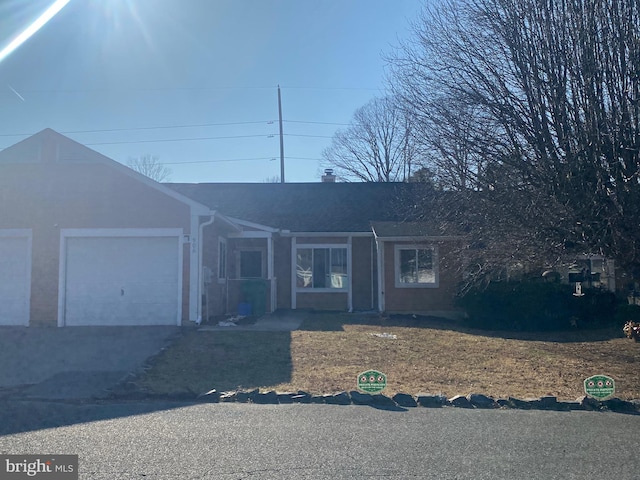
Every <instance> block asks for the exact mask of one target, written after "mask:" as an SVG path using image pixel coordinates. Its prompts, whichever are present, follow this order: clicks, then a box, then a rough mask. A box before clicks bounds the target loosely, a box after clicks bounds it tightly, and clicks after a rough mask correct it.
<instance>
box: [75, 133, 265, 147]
mask: <svg viewBox="0 0 640 480" xmlns="http://www.w3.org/2000/svg"><path fill="white" fill-rule="evenodd" d="M274 136H275V135H274V134H266V135H265V134H261V135H230V136H226V137H192V138H164V139H161V140H131V141H126V142H94V143H85V145H87V146H89V145H91V146H93V145H124V144H129V143H161V142H191V141H198V140H223V139H230V138H258V137H264V138H273V137H274Z"/></svg>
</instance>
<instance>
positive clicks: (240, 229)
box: [208, 211, 242, 232]
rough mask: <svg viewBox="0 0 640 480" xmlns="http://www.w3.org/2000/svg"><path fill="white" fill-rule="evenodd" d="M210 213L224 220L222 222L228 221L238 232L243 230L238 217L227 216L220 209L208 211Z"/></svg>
mask: <svg viewBox="0 0 640 480" xmlns="http://www.w3.org/2000/svg"><path fill="white" fill-rule="evenodd" d="M208 215H215V217H216V218H217V219H219V220H222V222H224V223H226V224H227V225H229V226H230V227H231V228H233V229H234V230H236V231H237V232H242V226H241V225H240V224H238V221H237V220H236V219H233V218H231V217H227V216H226V215H223V214H221V213H220V212H218V211H211V212H209V213H208Z"/></svg>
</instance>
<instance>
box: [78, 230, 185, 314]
mask: <svg viewBox="0 0 640 480" xmlns="http://www.w3.org/2000/svg"><path fill="white" fill-rule="evenodd" d="M178 245H179V240H178V238H177V237H72V238H68V239H67V251H66V257H67V258H66V282H65V283H66V286H65V289H66V292H65V324H66V325H175V324H176V322H177V319H178V315H179V305H178V304H179V301H180V282H179V276H180V274H181V272H179V265H180V258H179V249H178Z"/></svg>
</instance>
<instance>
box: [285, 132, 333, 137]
mask: <svg viewBox="0 0 640 480" xmlns="http://www.w3.org/2000/svg"><path fill="white" fill-rule="evenodd" d="M284 136H285V137H308V138H333V137H332V136H331V135H302V134H297V133H285V134H284Z"/></svg>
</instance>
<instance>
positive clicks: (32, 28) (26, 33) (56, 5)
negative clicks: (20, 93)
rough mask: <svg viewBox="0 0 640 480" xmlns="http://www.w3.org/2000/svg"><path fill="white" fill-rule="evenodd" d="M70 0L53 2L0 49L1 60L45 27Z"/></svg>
mask: <svg viewBox="0 0 640 480" xmlns="http://www.w3.org/2000/svg"><path fill="white" fill-rule="evenodd" d="M70 1H71V0H56V1H55V2H53V4H52V5H51V6H50V7H49V8H47V9H46V10H45V12H44V13H43V14H42V15H40V16H39V17H38V18H37V19H36V20H35V21H34V22H33V23H32V24H31V25H29V26H28V27H27V28H25V29H24V30H23V31H22V32H20V34H19V35H18V36H17V37H16V38H14V39H13V40H12V41H11V42H10V43H9V45H7V46H6V47H4V48H3V49H2V50H0V62H2V61H3V60H4V59H5V58H7V57H8V56H9V55H10V54H11V53H13V51H14V50H16V49H17V48H18V47H20V45H22V44H23V43H24V42H26V41H27V40H29V38H31V37H32V36H33V35H34V34H35V33H36V32H37V31H38V30H40V29H41V28H42V27H44V26H45V25H46V24H47V22H48V21H49V20H51V19H52V18H53V17H55V16H56V14H57V13H58V12H59V11H60V10H62V9H63V8H64V7H65V6H66V5H67V3H69V2H70Z"/></svg>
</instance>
